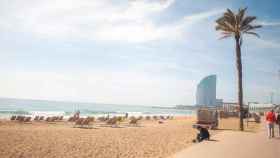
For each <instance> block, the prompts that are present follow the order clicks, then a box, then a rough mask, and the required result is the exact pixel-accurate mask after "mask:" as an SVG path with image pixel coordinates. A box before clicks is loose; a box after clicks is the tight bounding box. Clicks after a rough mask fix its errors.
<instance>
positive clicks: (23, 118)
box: [10, 116, 63, 122]
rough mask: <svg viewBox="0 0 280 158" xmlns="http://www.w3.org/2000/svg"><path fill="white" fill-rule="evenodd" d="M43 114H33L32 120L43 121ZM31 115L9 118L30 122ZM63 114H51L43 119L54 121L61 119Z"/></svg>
mask: <svg viewBox="0 0 280 158" xmlns="http://www.w3.org/2000/svg"><path fill="white" fill-rule="evenodd" d="M44 118H45V117H44V116H35V117H34V119H33V121H44ZM31 119H32V117H30V116H12V117H11V118H10V120H11V121H21V122H30V121H31ZM62 120H63V116H52V117H47V118H46V120H45V121H47V122H54V121H62Z"/></svg>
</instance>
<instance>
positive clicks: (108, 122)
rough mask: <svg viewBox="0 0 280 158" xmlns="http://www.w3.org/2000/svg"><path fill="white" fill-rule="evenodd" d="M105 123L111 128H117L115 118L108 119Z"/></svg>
mask: <svg viewBox="0 0 280 158" xmlns="http://www.w3.org/2000/svg"><path fill="white" fill-rule="evenodd" d="M106 123H107V124H108V125H111V126H112V127H113V126H117V123H118V119H117V117H113V118H110V119H109V120H108V121H107V122H106Z"/></svg>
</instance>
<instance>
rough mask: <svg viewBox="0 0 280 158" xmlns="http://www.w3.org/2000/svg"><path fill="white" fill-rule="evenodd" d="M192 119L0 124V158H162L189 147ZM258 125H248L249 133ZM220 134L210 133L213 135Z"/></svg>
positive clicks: (234, 124)
mask: <svg viewBox="0 0 280 158" xmlns="http://www.w3.org/2000/svg"><path fill="white" fill-rule="evenodd" d="M194 122H195V118H191V117H188V118H187V117H180V118H175V119H173V120H166V121H164V123H163V124H159V123H158V122H157V121H142V122H141V123H140V125H139V126H138V127H132V126H128V125H127V124H126V123H123V124H121V125H120V127H119V128H112V127H102V126H101V125H100V124H98V123H96V125H94V126H93V127H95V128H93V129H81V128H73V124H72V123H68V122H56V123H46V122H32V123H18V122H11V121H5V120H1V123H0V155H1V158H37V157H40V158H64V157H65V158H83V157H85V158H89V157H94V158H118V157H125V158H164V157H168V156H170V155H172V154H174V153H176V152H178V151H180V150H182V149H185V148H187V147H189V146H190V145H192V144H193V143H192V139H193V138H194V137H195V136H196V132H197V131H196V130H195V129H193V128H192V124H193V123H194ZM219 128H220V129H224V130H229V129H231V130H237V129H238V120H237V118H230V119H223V120H221V121H220V126H219ZM257 129H258V125H256V124H254V123H250V126H249V130H253V131H254V130H257ZM220 131H222V130H211V131H210V132H211V134H212V135H213V134H216V133H217V132H220Z"/></svg>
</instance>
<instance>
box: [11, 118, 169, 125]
mask: <svg viewBox="0 0 280 158" xmlns="http://www.w3.org/2000/svg"><path fill="white" fill-rule="evenodd" d="M31 119H32V118H31V117H27V116H12V117H11V120H16V121H20V122H30V121H31ZM167 119H173V116H165V117H164V116H146V117H143V116H139V117H134V116H131V117H129V118H126V117H122V116H115V117H113V118H108V117H98V118H97V120H98V121H99V122H104V123H105V124H107V125H110V126H112V127H113V126H118V125H119V124H120V123H121V122H124V121H126V120H128V124H129V125H134V126H137V125H138V124H139V121H140V120H167ZM62 120H63V116H52V117H46V119H45V117H44V116H35V117H34V119H33V121H46V122H55V121H62ZM68 121H69V122H74V126H75V127H89V126H90V125H91V124H92V122H94V121H95V118H94V117H87V118H79V117H70V118H69V119H68Z"/></svg>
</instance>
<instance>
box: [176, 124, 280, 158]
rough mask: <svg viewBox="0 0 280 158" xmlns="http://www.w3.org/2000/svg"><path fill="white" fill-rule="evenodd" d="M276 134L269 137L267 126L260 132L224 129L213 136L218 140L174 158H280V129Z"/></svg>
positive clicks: (199, 145)
mask: <svg viewBox="0 0 280 158" xmlns="http://www.w3.org/2000/svg"><path fill="white" fill-rule="evenodd" d="M263 126H264V125H263ZM276 128H278V126H276ZM276 128H275V129H276ZM275 134H276V138H273V139H268V138H267V133H266V129H265V127H263V128H262V129H261V131H260V132H258V133H250V132H238V131H223V132H221V133H218V134H217V135H215V136H213V138H212V139H214V140H216V141H205V142H202V143H198V144H195V145H193V146H191V147H190V148H187V149H185V150H183V151H181V152H179V153H177V154H175V155H174V156H172V158H280V137H279V135H278V130H276V131H275Z"/></svg>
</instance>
